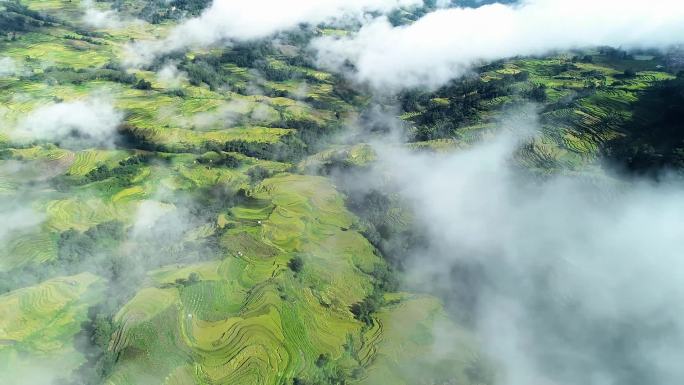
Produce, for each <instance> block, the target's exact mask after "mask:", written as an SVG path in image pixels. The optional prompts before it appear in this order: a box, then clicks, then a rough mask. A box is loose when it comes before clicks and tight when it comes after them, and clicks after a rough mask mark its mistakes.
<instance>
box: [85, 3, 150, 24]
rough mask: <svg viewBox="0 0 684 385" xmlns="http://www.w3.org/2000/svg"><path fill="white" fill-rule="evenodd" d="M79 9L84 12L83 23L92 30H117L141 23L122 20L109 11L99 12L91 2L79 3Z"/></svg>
mask: <svg viewBox="0 0 684 385" xmlns="http://www.w3.org/2000/svg"><path fill="white" fill-rule="evenodd" d="M81 7H82V8H83V11H84V14H83V18H82V21H83V23H85V24H86V25H88V26H90V27H93V28H102V29H119V28H125V27H127V26H129V25H132V24H140V23H142V21H141V20H136V19H127V18H124V17H122V16H121V15H120V14H119V12H117V11H114V10H111V9H106V10H101V9H99V8H97V6H96V5H95V3H94V2H93V1H92V0H86V1H83V2H81Z"/></svg>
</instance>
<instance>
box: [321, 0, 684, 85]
mask: <svg viewBox="0 0 684 385" xmlns="http://www.w3.org/2000/svg"><path fill="white" fill-rule="evenodd" d="M682 42H684V3H682V2H677V1H670V0H653V1H648V2H646V1H623V0H602V1H592V0H575V1H566V0H525V1H522V2H520V3H519V4H513V5H503V4H490V5H485V6H482V7H479V8H449V9H439V10H437V11H434V12H431V13H429V14H427V15H426V16H424V17H422V18H421V19H419V20H418V21H416V22H415V23H413V24H411V25H407V26H398V27H394V26H392V25H391V24H390V22H389V21H388V20H387V19H386V18H378V19H376V20H374V21H373V22H371V23H369V24H367V25H365V26H364V27H363V28H362V29H361V30H360V31H359V32H358V33H357V34H355V35H353V36H351V37H323V38H319V39H317V40H315V41H314V42H313V47H314V48H315V49H316V50H318V56H319V63H320V64H321V65H322V66H324V67H327V68H332V69H337V70H342V69H343V68H345V67H347V66H348V64H349V63H351V64H353V66H354V67H355V70H354V71H353V76H354V77H355V78H356V79H357V80H359V81H361V82H366V83H369V84H371V85H372V86H374V87H375V88H376V89H381V90H385V89H390V90H395V89H400V88H406V87H429V88H434V87H439V86H440V85H443V84H444V83H446V82H448V81H449V80H451V79H453V78H454V77H458V76H461V75H464V74H466V73H467V72H469V71H470V70H471V69H472V67H473V66H474V65H476V64H478V63H484V62H487V61H493V60H499V59H504V58H508V57H514V56H519V55H537V54H544V53H547V52H549V51H553V50H563V49H572V48H576V47H587V46H600V45H608V46H616V47H617V46H620V47H624V48H639V47H649V48H650V47H667V46H670V45H673V44H677V43H682Z"/></svg>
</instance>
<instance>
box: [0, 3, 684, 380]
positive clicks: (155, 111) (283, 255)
mask: <svg viewBox="0 0 684 385" xmlns="http://www.w3.org/2000/svg"><path fill="white" fill-rule="evenodd" d="M207 6H208V2H206V1H180V0H174V1H172V2H163V1H152V2H139V1H129V0H124V1H107V2H104V1H102V2H81V1H77V0H74V1H72V0H51V1H38V0H21V1H16V2H15V1H9V2H2V3H0V9H1V10H0V66H1V67H2V68H0V125H1V126H0V213H1V214H2V217H3V218H5V219H6V222H7V223H6V224H3V225H1V226H0V383H3V384H4V383H8V384H9V383H12V384H18V385H33V384H54V385H72V384H73V385H76V384H93V385H94V384H98V385H99V384H106V385H137V384H140V385H143V384H144V385H156V384H159V385H162V384H163V385H191V384H197V385H199V384H215V385H218V384H241V385H242V384H244V385H249V384H254V385H270V384H273V385H276V384H278V385H280V384H288V385H289V384H295V385H303V384H307V385H314V384H320V385H325V384H331V385H332V384H367V385H386V384H393V385H400V384H406V385H416V384H434V385H437V384H469V385H485V384H492V385H493V384H494V383H495V377H496V376H495V375H494V371H495V369H494V368H493V367H494V366H495V363H492V362H490V361H489V360H488V359H487V358H486V354H485V353H483V350H482V347H481V346H480V344H479V341H478V338H477V336H476V333H475V332H474V330H473V328H472V318H471V317H470V314H469V313H468V310H467V309H466V308H464V307H463V306H465V305H464V303H465V302H467V299H463V301H461V302H458V303H456V304H454V303H446V304H445V301H444V297H441V296H440V293H439V292H437V291H426V290H420V289H416V288H415V287H412V286H411V285H404V284H403V282H402V279H403V278H404V276H405V265H404V263H403V262H404V258H405V257H406V255H408V254H410V253H411V252H412V251H414V250H415V249H416V248H418V247H420V246H421V245H422V244H421V240H423V239H422V238H421V236H422V234H421V229H420V228H417V227H419V226H417V224H416V222H414V221H413V218H412V213H411V212H410V208H408V207H407V205H406V203H405V202H404V201H402V199H401V198H399V197H398V196H397V192H395V191H389V190H387V191H379V190H373V191H371V192H368V191H359V190H358V189H356V188H355V187H356V185H357V184H359V183H363V182H359V180H355V179H353V176H354V175H355V173H356V172H360V173H363V172H365V171H367V170H369V169H371V168H372V167H373V165H374V164H375V162H376V160H377V157H376V152H375V149H374V148H373V146H372V145H369V144H368V143H371V144H372V143H375V142H377V141H378V140H380V141H383V139H382V138H384V137H385V136H386V135H389V133H391V132H394V131H395V130H399V131H400V132H401V133H402V135H403V136H404V137H406V138H408V139H407V140H406V142H405V143H395V144H392V145H393V146H396V147H400V148H402V149H406V150H407V151H410V152H414V153H451V152H457V151H460V150H463V149H467V148H470V147H473V146H475V145H476V143H479V142H480V141H482V140H483V139H486V138H488V137H491V136H492V135H495V134H496V133H497V132H500V131H501V130H502V128H501V125H500V124H499V122H500V121H501V119H503V118H504V117H505V116H506V114H507V113H508V112H509V111H514V110H517V109H524V108H530V107H529V106H530V105H533V107H531V108H533V109H535V111H538V112H539V120H538V121H539V126H540V132H537V133H534V135H532V137H531V138H529V140H528V141H527V142H526V143H525V144H524V145H523V146H522V147H521V148H520V149H518V150H517V151H516V154H515V162H514V163H515V164H516V167H518V168H520V169H522V170H524V172H525V173H526V174H527V175H529V176H531V177H532V178H540V179H543V178H549V177H551V176H554V175H566V176H567V175H571V176H583V177H590V178H596V179H600V180H604V179H605V180H608V179H610V178H611V176H608V175H606V174H605V173H604V172H603V171H602V169H601V166H602V163H601V162H602V161H603V160H602V159H605V158H608V159H610V160H611V161H612V162H614V165H616V166H615V168H617V169H620V170H621V172H625V173H634V174H647V175H655V176H658V175H660V174H659V172H660V171H661V170H663V168H664V167H668V168H672V169H673V170H674V173H675V174H677V173H681V171H682V167H684V138H683V137H682V132H684V131H682V129H681V128H682V127H681V122H682V120H681V119H679V118H680V117H681V103H679V102H680V101H681V97H682V95H683V94H682V90H683V89H684V87H683V83H682V79H683V78H682V73H681V72H680V73H679V75H677V71H678V68H677V67H676V66H673V65H671V63H670V62H669V61H668V60H669V56H668V53H663V52H649V51H646V50H645V51H643V52H641V51H629V52H628V51H623V50H621V49H614V48H609V47H589V48H586V49H581V50H579V49H578V50H576V51H567V52H566V51H563V52H559V53H554V54H549V55H543V56H539V57H518V58H514V59H507V60H501V61H497V62H494V63H489V64H486V65H482V66H480V67H478V68H477V69H476V70H475V71H473V73H472V74H469V75H466V76H463V77H460V78H457V79H455V80H453V81H451V82H449V84H447V85H445V86H443V87H440V88H438V89H418V90H414V89H412V90H404V91H402V92H400V93H398V94H395V95H382V96H377V95H374V94H373V93H372V91H371V90H370V89H368V88H367V87H364V86H363V85H359V84H358V83H356V82H354V81H352V80H350V79H348V78H347V77H345V76H344V75H343V74H339V73H335V72H333V71H326V70H323V69H322V68H324V67H322V66H319V65H317V62H316V58H315V57H314V56H313V54H311V53H310V52H309V51H308V50H307V49H306V46H307V44H308V42H309V41H311V40H312V39H314V38H315V37H318V36H327V35H333V34H345V33H348V32H349V31H351V30H354V29H355V28H356V26H354V25H351V26H349V27H347V28H346V29H345V28H343V27H340V26H333V25H324V24H321V25H309V26H305V27H303V29H301V30H299V31H297V32H281V33H279V34H278V38H277V41H271V40H270V39H265V40H253V41H246V42H234V43H231V44H229V45H223V46H221V45H217V46H212V47H209V48H196V49H195V48H193V49H190V50H188V51H187V52H183V51H179V52H173V53H169V54H164V55H161V56H160V57H157V58H155V60H154V61H153V62H152V63H151V64H149V65H144V66H139V67H138V68H135V67H130V66H127V65H126V55H127V49H128V48H129V47H130V46H129V44H130V43H131V42H134V41H145V40H149V39H155V38H159V37H163V36H166V35H167V34H168V33H170V31H171V30H172V29H173V28H174V26H175V25H177V24H178V23H179V22H181V21H182V20H184V19H186V18H189V17H193V16H196V15H198V14H200V13H201V10H202V9H204V8H206V7H207ZM430 9H431V8H430V7H429V6H428V7H427V8H426V9H412V8H409V9H404V10H403V11H402V12H403V13H402V14H401V15H400V16H397V22H396V23H397V24H398V25H399V24H401V23H411V22H412V21H413V20H415V19H416V18H418V17H419V16H420V15H421V14H422V13H423V12H427V11H429V10H430ZM112 10H115V11H116V13H111V12H114V11H112ZM88 12H91V13H90V14H89V13H88ZM84 14H85V15H86V16H85V18H84ZM88 15H90V19H89V17H88ZM97 15H105V16H103V17H104V21H102V20H99V19H98V18H97ZM98 20H99V21H98ZM396 106H399V108H395V107H396ZM652 127H657V128H658V129H657V130H653V129H651V128H652ZM504 130H505V129H504ZM606 183H607V182H606ZM466 275H468V274H466ZM445 329H446V330H449V331H450V332H449V333H448V336H447V337H445V336H444V335H438V331H439V330H445ZM443 339H445V340H443ZM437 342H442V344H441V345H444V346H441V348H442V349H443V350H444V349H446V350H445V351H441V353H440V354H439V355H435V354H434V350H435V344H436V343H437ZM37 369H40V370H37Z"/></svg>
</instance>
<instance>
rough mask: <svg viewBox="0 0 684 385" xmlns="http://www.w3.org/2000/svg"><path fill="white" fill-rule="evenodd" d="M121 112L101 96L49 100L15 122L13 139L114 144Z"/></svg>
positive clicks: (78, 145)
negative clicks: (60, 100) (56, 100)
mask: <svg viewBox="0 0 684 385" xmlns="http://www.w3.org/2000/svg"><path fill="white" fill-rule="evenodd" d="M123 118H124V115H123V113H122V112H121V111H118V110H117V109H115V108H114V106H113V104H112V103H111V102H110V101H109V100H107V99H106V98H103V97H96V96H93V97H89V98H87V99H84V100H74V101H68V102H62V103H51V104H48V105H45V106H42V107H39V108H37V109H36V110H34V111H32V112H30V113H29V114H28V115H27V116H26V117H24V118H22V119H21V121H19V122H18V124H17V130H16V132H14V133H13V136H14V138H15V139H16V140H19V141H26V140H47V141H52V142H57V143H59V144H60V145H62V146H64V147H70V148H86V147H113V146H114V142H115V140H116V136H117V129H118V127H119V125H120V124H121V123H122V122H123Z"/></svg>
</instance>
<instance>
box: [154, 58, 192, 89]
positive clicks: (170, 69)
mask: <svg viewBox="0 0 684 385" xmlns="http://www.w3.org/2000/svg"><path fill="white" fill-rule="evenodd" d="M157 79H158V80H159V81H160V82H161V83H162V84H164V85H165V86H167V87H172V88H176V87H180V86H181V85H182V84H183V83H185V82H187V81H188V74H187V73H185V72H183V71H180V70H179V69H178V67H177V64H176V63H167V64H166V65H165V66H164V67H162V69H161V70H159V72H157Z"/></svg>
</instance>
